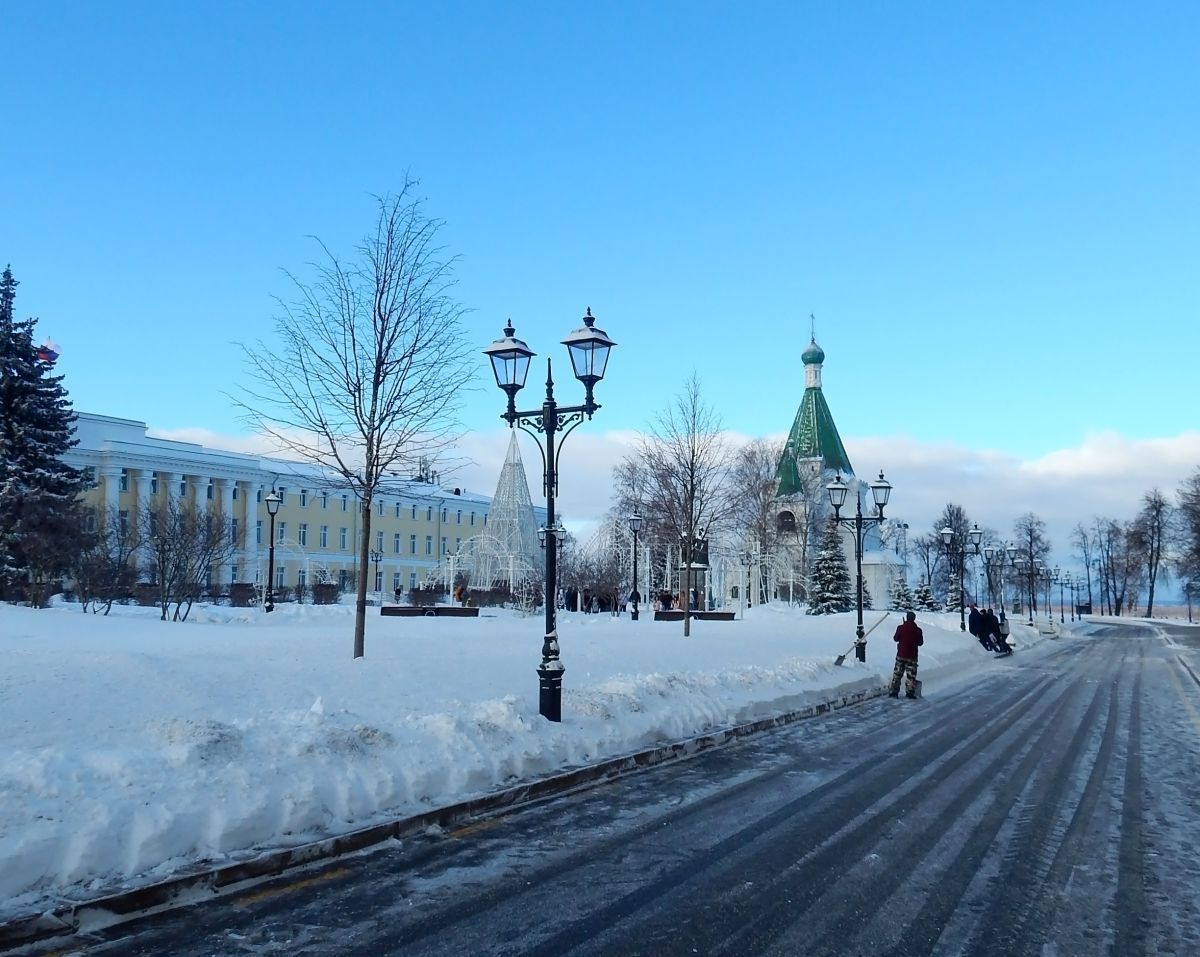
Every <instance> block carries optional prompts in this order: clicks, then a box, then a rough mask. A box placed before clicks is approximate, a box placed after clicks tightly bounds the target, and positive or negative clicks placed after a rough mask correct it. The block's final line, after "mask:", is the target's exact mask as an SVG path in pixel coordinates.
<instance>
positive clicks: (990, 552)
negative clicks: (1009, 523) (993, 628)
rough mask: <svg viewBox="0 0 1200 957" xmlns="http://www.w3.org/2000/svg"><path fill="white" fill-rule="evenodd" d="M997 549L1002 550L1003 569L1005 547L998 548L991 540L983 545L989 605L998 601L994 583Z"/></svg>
mask: <svg viewBox="0 0 1200 957" xmlns="http://www.w3.org/2000/svg"><path fill="white" fill-rule="evenodd" d="M997 551H999V552H1000V565H1001V568H1002V569H1003V565H1004V549H1003V548H1000V549H997V548H996V546H995V545H993V544H992V543H991V542H988V543H987V544H986V545H984V546H983V577H984V578H985V579H986V580H987V595H988V606H989V607H990V606H992V605H994V604H995V603H996V588H995V586H994V585H993V584H992V559H993V558H995V557H996V552H997ZM1001 574H1002V575H1003V574H1004V572H1003V570H1001ZM1001 611H1003V608H1001Z"/></svg>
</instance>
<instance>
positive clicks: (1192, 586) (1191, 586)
mask: <svg viewBox="0 0 1200 957" xmlns="http://www.w3.org/2000/svg"><path fill="white" fill-rule="evenodd" d="M1196 590H1197V589H1196V583H1195V582H1188V583H1187V584H1186V585H1184V586H1183V594H1184V596H1185V597H1186V598H1187V606H1188V624H1189V625H1190V624H1191V623H1192V592H1194V591H1196ZM1071 610H1072V612H1074V610H1075V609H1074V608H1072V609H1071Z"/></svg>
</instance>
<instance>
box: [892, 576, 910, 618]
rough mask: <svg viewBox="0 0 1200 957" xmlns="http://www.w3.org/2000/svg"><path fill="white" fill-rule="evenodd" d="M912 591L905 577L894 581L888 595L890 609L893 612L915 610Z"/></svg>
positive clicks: (899, 577)
mask: <svg viewBox="0 0 1200 957" xmlns="http://www.w3.org/2000/svg"><path fill="white" fill-rule="evenodd" d="M914 601H915V599H914V597H913V592H912V589H911V588H909V587H908V582H907V581H905V579H904V576H903V575H897V576H896V577H895V578H893V579H892V587H891V590H890V592H889V593H888V608H889V609H890V610H891V611H908V610H909V609H910V608H915V607H916V606H915V604H914Z"/></svg>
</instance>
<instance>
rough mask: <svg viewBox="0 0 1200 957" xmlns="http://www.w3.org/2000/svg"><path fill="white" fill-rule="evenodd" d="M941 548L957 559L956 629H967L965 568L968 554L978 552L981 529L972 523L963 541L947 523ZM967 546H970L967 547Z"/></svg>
mask: <svg viewBox="0 0 1200 957" xmlns="http://www.w3.org/2000/svg"><path fill="white" fill-rule="evenodd" d="M940 534H941V536H942V548H944V549H945V550H946V554H947V555H949V556H950V557H951V558H957V559H958V630H959V631H966V630H967V607H966V606H967V601H966V597H967V596H966V594H965V591H966V587H965V583H964V576H965V574H966V572H965V569H966V565H967V556H968V555H978V554H979V542H980V539H982V538H983V530H982V529H981V528H980V527H979V525H978V524H976V525H972V526H971V529H970V531H968V532H967V540H966V541H963V540H962V536H960V535H959V534H958V532H956V531H955V530H954V527H953V526H952V525H947V526H946V527H945V528H943V529H942V531H941V533H940ZM968 546H970V547H969V548H968Z"/></svg>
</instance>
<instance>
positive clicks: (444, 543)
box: [442, 535, 447, 555]
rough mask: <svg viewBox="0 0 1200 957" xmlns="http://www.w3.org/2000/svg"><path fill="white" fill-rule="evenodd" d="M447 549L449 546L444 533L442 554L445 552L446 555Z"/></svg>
mask: <svg viewBox="0 0 1200 957" xmlns="http://www.w3.org/2000/svg"><path fill="white" fill-rule="evenodd" d="M446 551H447V548H446V536H445V535H443V536H442V554H443V555H445V554H446Z"/></svg>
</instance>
